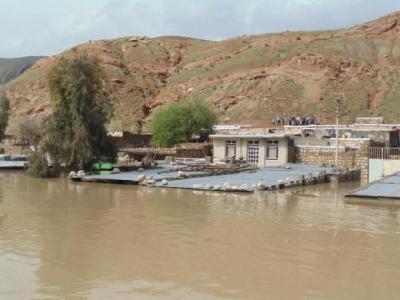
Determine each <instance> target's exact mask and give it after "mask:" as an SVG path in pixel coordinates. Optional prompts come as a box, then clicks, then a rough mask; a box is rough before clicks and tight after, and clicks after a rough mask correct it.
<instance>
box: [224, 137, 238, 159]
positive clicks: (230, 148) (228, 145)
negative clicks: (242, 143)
mask: <svg viewBox="0 0 400 300" xmlns="http://www.w3.org/2000/svg"><path fill="white" fill-rule="evenodd" d="M225 157H226V158H229V159H231V158H234V159H235V158H236V141H234V140H227V141H226V142H225Z"/></svg>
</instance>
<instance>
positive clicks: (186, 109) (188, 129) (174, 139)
mask: <svg viewBox="0 0 400 300" xmlns="http://www.w3.org/2000/svg"><path fill="white" fill-rule="evenodd" d="M215 122H216V116H215V114H214V112H213V111H212V110H211V109H210V108H209V107H208V106H207V105H205V104H204V103H203V102H202V101H201V100H199V99H194V100H187V101H184V102H179V103H174V104H170V105H168V106H167V107H165V108H161V109H160V110H159V111H158V112H156V113H155V114H154V117H153V120H152V121H151V124H150V128H151V130H152V133H153V144H154V145H155V146H158V147H173V146H175V145H176V144H178V143H182V142H186V141H189V140H190V139H191V138H192V136H193V135H195V134H199V133H200V132H201V131H202V130H209V131H211V130H212V126H213V125H214V124H215Z"/></svg>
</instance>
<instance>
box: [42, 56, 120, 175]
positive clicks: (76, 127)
mask: <svg viewBox="0 0 400 300" xmlns="http://www.w3.org/2000/svg"><path fill="white" fill-rule="evenodd" d="M104 78H105V74H104V73H103V70H102V69H101V67H100V65H99V63H98V61H96V60H94V59H89V58H88V57H86V56H76V57H74V58H71V59H65V58H64V59H61V60H60V61H59V62H58V63H57V64H56V65H55V66H54V67H53V68H52V69H51V70H50V72H49V75H48V85H49V91H50V95H51V99H52V102H53V105H54V112H53V114H52V116H51V117H50V118H49V120H48V126H47V129H46V138H45V141H44V148H45V149H46V151H47V152H48V153H49V154H50V156H51V159H52V161H53V164H57V165H58V164H61V163H64V164H65V165H66V167H67V169H70V170H72V169H74V170H77V169H84V170H87V169H89V168H90V166H91V164H92V162H93V161H94V160H96V159H100V158H105V157H107V158H114V157H115V150H114V147H113V145H112V144H111V142H110V140H109V138H108V137H107V131H106V127H105V126H106V124H107V123H108V122H109V121H110V119H111V117H112V113H113V101H112V99H111V97H110V96H109V93H108V92H107V90H106V87H105V83H104Z"/></svg>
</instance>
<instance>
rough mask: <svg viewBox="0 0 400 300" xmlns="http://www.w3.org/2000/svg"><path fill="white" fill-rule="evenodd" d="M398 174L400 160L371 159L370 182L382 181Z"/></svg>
mask: <svg viewBox="0 0 400 300" xmlns="http://www.w3.org/2000/svg"><path fill="white" fill-rule="evenodd" d="M396 172H400V160H390V159H370V160H369V172H368V174H369V182H374V181H376V180H379V179H382V178H383V177H386V176H390V175H392V174H394V173H396Z"/></svg>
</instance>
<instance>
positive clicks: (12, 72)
mask: <svg viewBox="0 0 400 300" xmlns="http://www.w3.org/2000/svg"><path fill="white" fill-rule="evenodd" d="M40 58H42V57H39V56H31V57H20V58H0V85H1V84H5V83H7V82H9V81H11V80H13V79H15V78H17V77H18V76H20V75H21V74H22V73H24V72H25V71H26V70H27V69H29V68H30V67H31V66H32V65H33V64H34V63H35V62H36V61H37V60H39V59H40Z"/></svg>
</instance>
